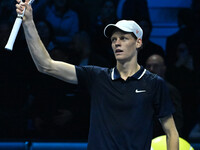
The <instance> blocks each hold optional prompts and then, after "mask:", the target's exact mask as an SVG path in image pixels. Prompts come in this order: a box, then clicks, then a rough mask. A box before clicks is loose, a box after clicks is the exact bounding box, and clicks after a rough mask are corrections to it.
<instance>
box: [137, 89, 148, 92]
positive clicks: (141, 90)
mask: <svg viewBox="0 0 200 150" xmlns="http://www.w3.org/2000/svg"><path fill="white" fill-rule="evenodd" d="M144 92H146V90H138V89H136V90H135V93H144Z"/></svg>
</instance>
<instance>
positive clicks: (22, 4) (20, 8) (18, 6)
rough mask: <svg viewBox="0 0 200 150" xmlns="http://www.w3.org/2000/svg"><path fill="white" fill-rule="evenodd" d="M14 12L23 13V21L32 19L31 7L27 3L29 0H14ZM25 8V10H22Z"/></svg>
mask: <svg viewBox="0 0 200 150" xmlns="http://www.w3.org/2000/svg"><path fill="white" fill-rule="evenodd" d="M16 1H17V3H18V4H16V12H17V14H20V15H22V14H23V13H24V17H23V22H28V21H32V20H33V15H32V7H31V5H29V4H28V3H29V0H26V1H25V2H22V1H21V0H16ZM24 10H25V12H24Z"/></svg>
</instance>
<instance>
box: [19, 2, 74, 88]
mask: <svg viewBox="0 0 200 150" xmlns="http://www.w3.org/2000/svg"><path fill="white" fill-rule="evenodd" d="M26 7H27V9H26V12H25V19H24V22H23V28H24V33H25V38H26V41H27V45H28V48H29V51H30V53H31V56H32V58H33V61H34V63H35V65H36V67H37V69H38V70H39V71H40V72H42V73H45V74H48V75H51V76H53V77H56V78H58V79H61V80H63V81H66V82H68V83H73V84H77V82H78V81H77V77H76V71H75V66H74V65H71V64H68V63H65V62H61V61H54V60H53V59H51V57H50V56H49V54H48V52H47V50H46V48H45V47H44V45H43V43H42V41H41V40H40V37H39V35H38V32H37V30H36V27H35V24H34V21H33V19H32V8H31V6H30V5H26ZM17 12H18V13H19V11H17ZM26 17H27V19H26Z"/></svg>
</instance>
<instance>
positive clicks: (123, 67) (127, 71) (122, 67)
mask: <svg viewBox="0 0 200 150" xmlns="http://www.w3.org/2000/svg"><path fill="white" fill-rule="evenodd" d="M139 69H140V65H139V64H138V63H137V62H136V63H124V64H121V63H117V70H118V71H119V73H120V76H121V78H122V79H124V80H126V79H127V78H128V77H131V76H132V75H134V74H135V73H136V72H137V71H138V70H139Z"/></svg>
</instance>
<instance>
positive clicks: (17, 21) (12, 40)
mask: <svg viewBox="0 0 200 150" xmlns="http://www.w3.org/2000/svg"><path fill="white" fill-rule="evenodd" d="M21 24H22V18H21V17H17V18H16V19H15V23H14V25H13V28H12V31H11V33H10V36H9V39H8V42H7V44H6V46H5V49H7V50H10V51H12V49H13V45H14V43H15V39H16V37H17V34H18V32H19V29H20V26H21Z"/></svg>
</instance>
